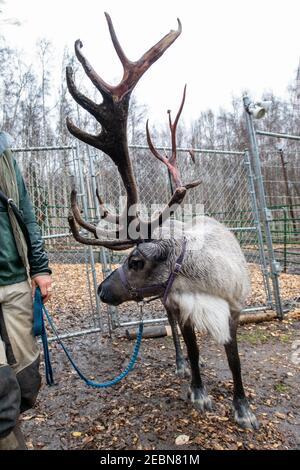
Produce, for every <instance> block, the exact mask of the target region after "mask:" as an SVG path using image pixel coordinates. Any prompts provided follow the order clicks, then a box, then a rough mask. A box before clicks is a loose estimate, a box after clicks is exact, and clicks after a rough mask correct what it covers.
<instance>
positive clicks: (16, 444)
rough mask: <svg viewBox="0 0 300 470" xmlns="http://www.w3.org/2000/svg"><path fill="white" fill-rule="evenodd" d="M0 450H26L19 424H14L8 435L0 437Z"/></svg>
mask: <svg viewBox="0 0 300 470" xmlns="http://www.w3.org/2000/svg"><path fill="white" fill-rule="evenodd" d="M0 450H27V447H26V443H25V439H24V436H23V433H22V431H21V429H20V425H19V424H17V425H16V426H15V428H14V429H13V431H11V433H10V434H9V435H8V436H6V437H3V438H1V439H0Z"/></svg>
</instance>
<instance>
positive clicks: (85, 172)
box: [14, 146, 300, 337]
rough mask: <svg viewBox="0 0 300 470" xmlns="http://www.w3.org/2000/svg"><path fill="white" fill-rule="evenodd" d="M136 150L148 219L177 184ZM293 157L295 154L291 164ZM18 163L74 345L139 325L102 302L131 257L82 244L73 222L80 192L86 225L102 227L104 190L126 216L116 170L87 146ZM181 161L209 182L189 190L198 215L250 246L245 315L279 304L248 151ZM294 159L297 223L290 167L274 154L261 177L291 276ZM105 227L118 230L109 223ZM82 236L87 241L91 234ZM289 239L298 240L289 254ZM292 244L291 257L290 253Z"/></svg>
mask: <svg viewBox="0 0 300 470" xmlns="http://www.w3.org/2000/svg"><path fill="white" fill-rule="evenodd" d="M158 150H159V151H161V152H163V153H165V154H166V155H167V156H169V154H170V149H168V148H161V149H160V148H158ZM130 152H131V157H132V161H133V167H134V171H135V175H136V180H137V185H138V189H139V194H140V203H141V215H142V216H144V217H148V216H149V215H150V214H151V211H149V208H150V207H151V208H152V209H155V210H157V208H161V207H162V206H164V205H165V204H166V202H167V201H168V200H169V199H170V196H171V194H172V192H173V191H172V183H171V180H170V177H169V174H168V171H167V168H166V167H165V166H164V165H163V164H161V163H160V162H159V161H158V160H157V159H155V158H154V157H153V156H152V155H151V153H150V151H149V149H148V147H143V146H131V148H130ZM288 155H290V154H288V153H287V151H286V157H287V156H288ZM291 155H294V153H291ZM297 155H298V154H297ZM14 156H15V158H16V160H17V162H18V164H19V165H20V167H21V171H22V173H23V175H24V178H25V180H26V183H27V186H28V190H29V193H30V195H31V198H32V201H33V203H34V207H35V211H36V216H37V220H38V223H39V225H40V228H41V231H42V235H43V238H44V241H45V247H46V250H47V252H48V254H49V259H50V264H51V268H52V270H53V277H54V282H55V285H54V292H53V297H52V300H51V303H50V305H49V307H50V310H51V312H52V313H53V315H54V319H55V321H56V323H57V326H58V328H59V326H60V322H62V325H63V330H62V331H61V332H63V334H64V335H65V336H67V337H68V336H76V335H77V334H83V333H88V332H97V331H102V332H103V331H108V330H109V331H111V330H112V329H114V328H115V327H116V326H120V325H122V326H125V325H130V324H135V323H136V322H137V321H138V319H139V312H138V310H137V307H136V306H135V304H133V303H128V304H124V305H122V306H121V307H120V308H118V309H117V308H115V307H109V306H105V305H103V304H101V303H100V302H99V299H98V297H97V295H96V289H97V285H98V284H99V283H100V282H101V281H102V279H103V278H104V277H105V276H106V275H107V274H108V273H109V272H111V270H112V269H114V268H115V267H117V266H118V265H119V263H120V262H122V259H123V257H124V256H126V255H127V253H125V254H124V253H121V254H120V252H111V251H109V250H105V249H103V248H99V247H89V246H85V245H81V244H79V243H77V242H76V241H74V239H73V237H72V236H71V234H70V231H69V226H68V221H67V217H68V213H69V208H70V202H69V195H70V192H71V189H72V187H74V186H75V187H76V189H77V192H78V202H79V206H80V207H81V210H82V215H83V218H84V219H86V220H88V221H90V222H93V223H98V221H99V207H98V206H97V201H96V196H95V193H96V187H97V188H98V189H99V192H100V193H101V196H102V198H103V200H104V201H105V205H106V206H107V207H108V208H109V209H111V210H112V212H118V211H122V204H123V205H124V203H125V191H124V187H123V185H122V182H121V180H120V178H119V175H118V174H117V172H116V167H115V165H114V164H113V163H112V162H111V160H110V159H109V158H108V157H107V156H106V155H105V154H103V153H102V152H99V151H96V150H95V149H93V150H91V149H89V148H88V147H86V146H81V147H80V148H79V147H49V148H37V149H14ZM298 157H299V155H298ZM298 157H297V159H296V160H295V161H297V162H298V161H299V159H298ZM177 158H178V166H179V169H180V173H181V175H182V179H183V182H184V183H185V182H191V181H195V180H199V179H200V180H201V184H200V185H199V186H197V187H196V188H194V189H191V190H189V192H188V194H187V196H186V198H185V201H184V202H185V204H188V206H189V216H190V217H192V216H195V215H199V214H202V213H205V214H207V215H209V216H212V217H214V218H216V219H217V220H218V221H220V222H221V223H224V224H225V225H226V226H228V227H229V228H230V229H231V230H232V231H233V232H234V234H235V235H236V237H237V238H238V240H239V242H240V244H241V247H242V249H243V251H244V254H245V257H246V260H247V262H248V265H249V270H250V273H251V280H252V295H251V296H250V297H249V298H248V300H247V305H246V309H245V310H246V311H252V310H253V311H256V310H260V309H265V308H266V306H267V307H270V306H272V305H273V286H272V282H271V276H270V269H271V268H270V260H269V259H268V251H267V249H266V243H265V242H266V240H265V235H264V231H263V229H262V226H261V221H260V208H259V205H258V202H257V197H256V193H257V188H256V177H255V174H254V172H253V169H252V164H251V161H250V157H249V154H248V152H247V151H246V152H234V151H225V150H210V149H194V150H193V151H192V152H191V151H190V150H189V149H178V157H177ZM288 158H289V160H288V161H289V162H290V161H291V162H292V164H291V165H290V167H289V168H288V169H287V172H288V173H287V178H288V182H289V185H290V186H289V188H290V192H291V194H292V197H293V209H294V219H295V220H294V219H293V217H291V212H290V204H289V199H288V194H286V193H285V192H284V190H285V188H286V186H285V179H282V177H281V179H280V182H278V181H277V180H276V178H277V177H279V176H278V175H280V174H281V173H280V170H282V166H281V165H280V164H278V165H277V164H275V165H274V158H273V157H272V158H270V157H269V156H267V157H265V158H263V159H262V172H263V175H264V180H265V187H266V190H267V191H266V194H267V201H268V205H269V207H270V208H272V212H273V214H274V215H275V216H276V217H275V216H274V218H273V221H272V233H273V237H274V242H275V245H274V246H275V253H276V255H277V256H278V257H279V259H280V260H281V258H280V256H281V257H282V259H283V261H284V259H285V257H286V266H287V269H290V266H291V265H292V258H291V257H290V256H291V253H290V251H292V250H294V249H295V252H298V246H299V245H298V242H297V240H298V241H299V237H298V231H299V212H296V211H297V210H298V209H297V203H296V204H295V201H296V202H298V200H299V192H298V187H297V177H298V176H297V175H298V173H297V171H298V169H299V167H298V166H297V165H294V163H293V162H294V160H291V157H290V156H289V157H288ZM276 172H277V173H276ZM276 184H277V189H275V188H276ZM278 184H280V185H281V186H280V187H279V186H278ZM291 185H294V186H291ZM120 196H121V200H120ZM299 203H300V201H299ZM285 208H286V209H285ZM285 210H286V212H285ZM181 215H182V213H181V211H180V210H179V211H178V212H177V213H176V214H175V217H176V218H180V217H181ZM294 222H295V223H296V224H297V225H296V227H297V230H296V231H295V233H293V236H295V237H296V238H293V239H291V238H290V237H291V235H290V231H289V230H290V227H291V226H293V224H294ZM285 224H286V226H285ZM104 227H105V228H113V227H110V226H109V224H107V223H104ZM287 227H289V229H288V228H287ZM293 227H294V226H293ZM282 231H283V234H282V233H281V232H282ZM82 234H83V235H86V236H88V234H86V232H85V231H84V230H82ZM276 237H278V238H276ZM280 237H281V238H280ZM282 237H283V238H282ZM285 237H286V238H285ZM297 237H298V238H297ZM282 240H283V241H282ZM284 240H289V245H288V243H287V241H286V244H285V248H284ZM282 245H283V247H282ZM287 246H289V250H290V251H289V252H287V251H286V252H285V250H286V247H287ZM279 255H280V256H279ZM293 295H294V293H292V298H294V297H293ZM144 318H145V320H146V322H147V321H149V322H152V321H153V320H154V321H160V320H162V319H165V313H164V310H163V307H162V305H161V303H160V302H154V303H151V304H149V306H148V307H147V308H146V312H145V317H144Z"/></svg>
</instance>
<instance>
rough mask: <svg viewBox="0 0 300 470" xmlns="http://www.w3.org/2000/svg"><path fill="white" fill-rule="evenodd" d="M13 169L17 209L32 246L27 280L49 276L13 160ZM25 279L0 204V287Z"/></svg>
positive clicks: (19, 174)
mask: <svg viewBox="0 0 300 470" xmlns="http://www.w3.org/2000/svg"><path fill="white" fill-rule="evenodd" d="M0 158H1V155H0ZM14 167H15V172H16V178H17V184H18V189H19V209H20V210H21V211H22V213H23V219H24V222H25V224H26V226H27V228H28V231H29V235H30V240H31V245H32V253H31V255H30V257H29V265H30V274H31V277H32V278H34V277H36V276H37V275H38V274H47V273H48V274H51V270H50V269H49V266H48V257H47V254H46V253H45V251H44V248H43V240H42V237H41V232H40V228H39V225H38V224H37V222H36V219H35V215H34V210H33V207H32V204H31V201H30V198H29V195H28V192H27V189H26V186H25V183H24V180H23V177H22V175H21V172H20V169H19V167H18V165H17V163H16V161H15V160H14ZM0 189H1V188H0ZM26 279H27V275H26V269H25V267H24V266H23V264H22V261H21V258H20V256H19V254H18V251H17V246H16V243H15V240H14V236H13V232H12V228H11V224H10V220H9V217H8V213H7V209H6V207H5V206H4V205H3V204H2V202H1V201H0V286H5V285H10V284H16V283H18V282H22V281H25V280H26Z"/></svg>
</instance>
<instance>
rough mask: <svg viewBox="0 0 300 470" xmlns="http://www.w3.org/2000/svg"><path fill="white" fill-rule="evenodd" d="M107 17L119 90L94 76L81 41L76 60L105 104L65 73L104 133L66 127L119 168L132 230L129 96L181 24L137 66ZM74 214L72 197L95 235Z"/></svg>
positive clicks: (71, 88) (134, 190)
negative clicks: (118, 70)
mask: <svg viewBox="0 0 300 470" xmlns="http://www.w3.org/2000/svg"><path fill="white" fill-rule="evenodd" d="M105 17H106V20H107V23H108V27H109V32H110V36H111V39H112V42H113V45H114V48H115V50H116V52H117V54H118V57H119V59H120V61H121V63H122V65H123V71H124V72H123V78H122V80H121V82H120V83H119V84H118V85H116V86H112V85H109V84H107V83H106V82H105V81H104V80H103V79H102V78H101V77H100V76H99V75H98V74H97V73H96V72H95V70H94V69H93V67H92V66H91V65H90V63H89V62H88V61H87V59H86V58H85V57H84V55H83V54H82V51H81V49H82V42H81V41H80V40H77V41H76V42H75V53H76V56H77V58H78V60H79V61H80V63H81V64H82V66H83V68H84V70H85V72H86V74H87V76H88V77H89V78H90V80H91V81H92V83H93V84H94V85H95V86H96V88H97V89H98V90H99V91H100V93H101V95H102V97H103V101H102V103H100V104H96V103H94V102H93V101H92V100H91V99H90V98H88V97H86V96H85V95H84V94H83V93H81V92H80V91H79V90H78V89H77V87H76V85H75V82H74V78H73V70H72V68H71V67H67V69H66V76H67V85H68V89H69V91H70V93H71V95H72V97H73V98H74V99H75V101H76V102H77V103H78V104H80V105H81V106H82V107H83V108H84V109H86V110H87V111H89V112H90V113H91V114H92V115H93V116H94V117H95V119H96V120H97V121H98V122H99V123H100V125H101V132H100V133H99V134H98V135H91V134H89V133H87V132H85V131H83V130H81V129H79V128H78V127H77V126H75V124H73V122H72V121H71V120H70V119H67V127H68V129H69V131H70V132H71V134H73V135H74V136H75V137H77V138H78V139H79V140H81V141H83V142H85V143H87V144H89V145H92V146H93V147H96V148H98V149H100V150H102V151H103V152H104V153H106V154H107V155H108V156H109V157H110V158H111V159H112V161H113V162H114V163H115V164H116V166H117V168H118V171H119V173H120V176H121V178H122V181H123V184H124V186H125V189H126V193H127V204H126V215H127V224H128V226H129V224H130V223H131V222H132V221H134V220H135V219H137V218H138V214H137V212H136V211H133V213H131V214H130V211H129V209H130V208H133V207H136V205H137V203H138V192H137V186H136V181H135V177H134V174H133V169H132V164H131V161H130V158H129V151H128V144H127V135H126V131H127V117H128V107H129V99H130V95H131V92H132V90H133V88H134V87H135V85H136V84H137V82H138V80H139V79H140V77H141V76H142V75H143V74H144V73H145V72H146V70H148V68H149V67H150V66H151V65H152V64H153V63H154V62H155V61H156V60H158V59H159V57H161V55H162V54H163V53H164V52H165V51H166V49H167V48H168V47H170V45H171V44H172V43H173V42H174V41H175V40H176V38H177V37H178V36H179V35H180V33H181V23H180V21H179V20H178V29H177V30H176V31H170V32H169V33H168V34H167V35H166V36H164V37H163V38H162V39H161V40H160V41H159V42H158V43H157V44H155V45H154V46H153V47H151V49H149V50H148V51H147V52H146V53H145V54H144V55H143V56H142V57H141V58H140V59H139V60H137V61H136V62H131V61H130V60H129V59H128V58H127V57H126V55H125V54H124V52H123V50H122V48H121V45H120V43H119V41H118V39H117V36H116V33H115V30H114V27H113V24H112V21H111V18H110V16H109V15H108V14H107V13H105ZM73 196H74V195H73ZM75 202H76V201H75ZM74 210H75V213H76V214H77V216H78V214H80V211H79V210H78V211H77V212H76V204H75V203H74V197H73V204H72V212H73V215H74V217H75V220H77V222H78V223H79V224H80V225H81V226H82V227H84V228H86V229H87V230H89V231H91V232H92V233H94V229H93V228H92V227H91V226H90V224H88V225H86V224H85V223H84V221H82V219H81V218H80V217H76V216H75V213H74ZM131 212H132V210H131ZM71 220H72V218H70V221H71ZM73 222H74V220H73ZM82 222H83V223H82ZM137 223H138V222H137ZM72 227H73V229H74V223H73V224H72V221H71V229H72ZM73 229H72V231H73ZM73 234H74V231H73ZM74 236H75V234H74ZM123 241H124V243H125V244H128V243H129V241H130V236H129V233H128V231H127V239H126V240H123ZM99 242H100V240H99ZM118 242H119V241H118ZM134 242H135V241H132V242H131V244H132V245H133V244H134ZM105 243H106V244H107V241H105ZM118 244H119V243H118Z"/></svg>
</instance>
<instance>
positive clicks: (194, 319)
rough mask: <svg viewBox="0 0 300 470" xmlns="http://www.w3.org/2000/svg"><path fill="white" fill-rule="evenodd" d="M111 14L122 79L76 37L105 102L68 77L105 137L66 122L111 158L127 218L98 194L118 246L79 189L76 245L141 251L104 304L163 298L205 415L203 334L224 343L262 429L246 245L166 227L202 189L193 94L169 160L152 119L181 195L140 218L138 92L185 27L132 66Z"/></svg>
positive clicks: (204, 230)
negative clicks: (183, 161) (192, 177)
mask: <svg viewBox="0 0 300 470" xmlns="http://www.w3.org/2000/svg"><path fill="white" fill-rule="evenodd" d="M105 16H106V20H107V23H108V27H109V31H110V36H111V39H112V42H113V45H114V48H115V50H116V52H117V54H118V56H119V59H120V61H121V63H122V65H123V70H124V73H123V78H122V80H121V81H120V83H119V84H118V85H115V86H112V85H109V84H108V83H106V82H105V81H104V80H103V79H102V78H101V77H100V76H99V75H98V74H97V73H96V72H95V70H94V69H93V68H92V66H91V65H90V64H89V62H88V61H87V59H86V58H85V56H84V55H83V54H82V51H81V49H82V43H81V41H80V40H77V41H76V42H75V53H76V56H77V58H78V60H79V61H80V62H81V64H82V66H83V68H84V70H85V72H86V74H87V76H88V77H89V78H90V80H91V81H92V83H93V84H94V85H95V87H96V88H97V89H98V90H99V91H100V93H101V95H102V98H103V101H102V102H101V103H100V104H96V103H95V102H93V101H92V100H90V99H89V98H88V97H87V96H85V95H83V94H82V93H81V92H80V91H79V90H78V89H77V87H76V85H75V82H74V78H73V72H72V69H71V68H70V67H67V70H66V76H67V85H68V89H69V91H70V93H71V95H72V97H73V98H74V99H75V101H76V102H77V103H78V104H79V105H81V106H82V107H83V108H84V109H86V110H87V111H88V112H90V113H91V114H92V115H93V116H94V117H95V119H96V120H97V121H98V122H99V124H100V125H101V131H100V133H99V134H98V135H91V134H89V133H87V132H85V131H83V130H81V129H79V128H78V127H77V126H76V125H75V124H74V123H73V122H72V121H71V120H70V119H67V127H68V129H69V131H70V132H71V134H72V135H73V136H75V137H76V138H78V139H79V140H81V141H83V142H85V143H86V144H89V145H91V146H93V147H95V148H97V149H100V150H101V151H103V152H104V153H106V154H107V155H108V156H109V157H110V158H111V160H112V161H113V162H114V163H115V165H116V166H117V171H118V172H119V174H120V176H121V179H122V182H123V184H124V187H125V189H126V193H127V200H126V206H125V208H124V210H123V213H122V214H120V215H116V214H112V213H111V212H109V211H108V210H107V209H106V207H105V204H104V201H103V200H102V199H101V197H100V196H99V194H98V193H97V197H98V200H99V204H100V209H101V219H102V220H106V221H109V222H115V223H116V231H115V232H114V233H115V236H114V238H113V239H112V238H111V231H107V230H103V229H100V228H99V226H98V227H97V226H95V225H93V224H90V223H88V222H86V221H84V220H83V219H82V217H81V213H80V209H79V207H78V205H77V199H76V191H75V190H73V191H72V194H71V209H72V214H71V215H70V216H69V225H70V228H71V231H72V233H73V236H74V238H75V239H76V240H77V241H78V242H80V243H83V244H88V245H97V246H102V247H106V248H108V249H111V250H127V249H128V248H133V250H132V251H131V252H130V254H129V256H128V257H127V258H126V260H125V261H124V263H123V264H122V265H121V266H120V267H119V268H118V269H116V270H115V271H113V272H112V273H111V274H110V275H109V276H108V277H107V278H106V279H105V280H104V281H103V282H102V283H101V284H100V285H99V287H98V295H99V296H100V299H101V300H102V302H105V303H108V304H112V305H119V304H121V303H123V302H126V301H130V300H134V301H141V300H142V299H144V298H148V297H151V296H153V295H155V296H158V297H160V298H161V299H162V302H163V304H164V306H165V309H166V311H167V315H168V319H169V321H170V324H171V327H172V332H173V338H174V344H175V351H176V365H177V372H178V373H179V374H180V375H184V374H185V373H186V365H185V360H184V357H183V354H182V350H181V347H180V341H179V338H178V334H177V322H178V324H179V326H180V329H181V332H182V336H183V339H184V342H185V344H186V348H187V353H188V359H189V363H190V368H191V385H190V389H189V394H188V396H189V398H190V400H191V401H192V403H193V404H194V406H195V407H196V408H197V409H198V410H199V411H200V412H204V411H205V410H211V409H212V403H211V399H210V397H209V396H208V394H207V391H206V389H205V386H204V384H203V382H202V379H201V374H200V369H199V350H198V346H197V340H196V333H195V330H196V329H197V330H200V331H203V330H205V331H207V332H209V333H211V335H212V336H213V337H214V338H215V339H216V340H217V341H218V342H219V343H220V344H223V345H224V347H225V351H226V355H227V359H228V363H229V367H230V369H231V372H232V375H233V386H234V392H233V410H234V418H235V421H236V422H237V423H238V424H239V425H240V426H241V427H243V428H250V429H257V428H258V422H257V420H256V417H255V415H254V414H253V412H252V411H251V409H250V407H249V404H248V401H247V398H246V396H245V392H244V388H243V384H242V378H241V366H240V359H239V354H238V347H237V338H236V333H237V326H238V319H239V315H240V312H241V309H242V307H243V304H244V301H245V298H246V296H247V295H248V293H249V285H250V284H249V277H248V272H247V266H246V261H245V258H244V255H243V253H242V251H241V248H240V246H239V244H238V242H237V240H236V238H235V237H234V236H233V234H232V233H231V232H230V231H229V230H228V229H227V228H226V227H225V226H224V225H222V224H220V223H219V222H217V221H216V220H214V219H213V218H209V217H206V216H202V217H198V218H197V219H196V220H193V222H192V223H191V224H181V223H180V222H173V223H172V224H171V225H170V226H169V227H167V226H166V223H167V220H168V219H169V218H170V217H171V215H173V213H174V212H175V210H176V209H177V208H178V206H179V205H180V204H181V203H182V201H183V200H184V197H185V196H186V193H187V191H188V190H189V189H191V188H194V187H195V186H197V185H198V184H199V181H196V182H191V183H188V184H183V182H182V180H181V176H180V173H179V170H178V167H177V160H176V128H177V124H178V120H179V117H180V114H181V112H182V108H183V105H184V100H185V89H184V93H183V98H182V102H181V105H180V109H179V111H178V113H177V116H176V118H175V121H174V122H172V118H171V113H170V112H169V126H170V131H171V142H172V154H171V156H170V158H167V157H166V156H165V155H162V154H160V153H159V152H158V151H157V150H156V149H155V147H154V145H153V143H152V140H151V137H150V132H149V126H148V121H147V125H146V134H147V141H148V145H149V148H150V150H151V153H152V154H153V155H154V156H155V157H156V158H157V159H158V160H160V161H161V162H162V163H163V164H164V165H166V166H167V168H168V170H169V172H170V175H171V177H172V181H173V184H174V188H175V189H174V192H173V195H172V197H171V199H170V201H169V202H168V204H167V205H166V206H165V208H164V209H163V210H162V211H161V212H160V213H159V214H157V215H156V216H154V217H152V219H151V220H150V221H147V220H143V219H142V218H141V217H140V215H139V212H138V190H137V185H136V181H135V177H134V173H133V168H132V163H131V161H130V157H129V150H128V143H127V136H126V129H127V117H128V106H129V100H130V95H131V92H132V90H133V89H134V87H135V85H136V84H137V82H138V80H139V79H140V77H141V76H142V75H143V74H144V73H145V72H146V70H147V69H148V68H149V67H150V66H151V65H152V64H153V63H154V62H155V61H156V60H157V59H158V58H159V57H161V55H162V54H163V53H164V52H165V51H166V49H167V48H168V47H170V46H171V44H172V43H173V42H174V41H175V40H176V39H177V37H178V36H179V35H180V34H181V30H182V28H181V23H180V20H179V19H178V20H177V21H178V28H177V30H175V31H173V30H171V31H170V32H169V33H168V34H167V35H166V36H164V37H163V38H162V39H161V40H160V41H159V42H158V43H157V44H155V45H154V46H153V47H152V48H151V49H149V50H148V51H147V52H146V53H145V54H144V55H143V56H142V57H141V58H140V59H139V60H137V61H136V62H132V61H130V60H129V59H128V58H127V57H126V56H125V54H124V52H123V50H122V48H121V45H120V43H119V41H118V39H117V36H116V33H115V30H114V27H113V24H112V21H111V18H110V16H109V15H108V14H107V13H105ZM77 224H78V225H79V226H80V227H82V228H84V229H85V230H87V231H88V232H90V233H92V234H93V235H94V238H88V237H85V236H82V235H81V234H80V232H79V230H78V226H77ZM157 234H158V235H157Z"/></svg>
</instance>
